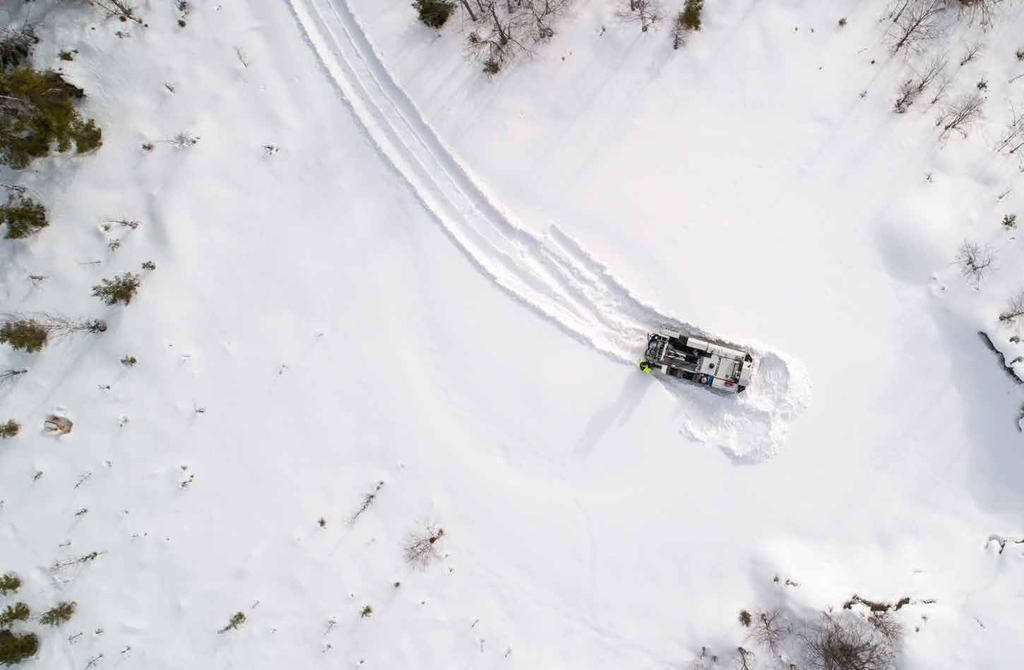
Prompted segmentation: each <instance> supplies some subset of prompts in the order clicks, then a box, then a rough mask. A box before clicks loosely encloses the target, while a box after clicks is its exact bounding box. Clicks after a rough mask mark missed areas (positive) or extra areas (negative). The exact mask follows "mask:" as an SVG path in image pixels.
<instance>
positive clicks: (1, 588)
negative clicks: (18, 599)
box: [0, 572, 21, 596]
mask: <svg viewBox="0 0 1024 670" xmlns="http://www.w3.org/2000/svg"><path fill="white" fill-rule="evenodd" d="M20 588H21V577H19V576H18V575H16V574H14V573H13V572H8V573H6V574H4V575H0V596H6V595H8V594H11V593H17V592H18V589H20Z"/></svg>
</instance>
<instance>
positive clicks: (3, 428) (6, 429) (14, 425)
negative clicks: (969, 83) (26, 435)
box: [0, 419, 21, 440]
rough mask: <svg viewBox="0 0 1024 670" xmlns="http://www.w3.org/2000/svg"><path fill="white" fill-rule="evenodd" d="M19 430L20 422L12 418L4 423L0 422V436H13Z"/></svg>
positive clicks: (5, 437) (4, 437)
mask: <svg viewBox="0 0 1024 670" xmlns="http://www.w3.org/2000/svg"><path fill="white" fill-rule="evenodd" d="M19 430H21V424H19V423H18V422H17V421H15V420H14V419H8V420H7V421H5V422H4V423H0V438H3V439H5V440H6V439H7V438H10V437H14V436H15V435H17V434H18V431H19Z"/></svg>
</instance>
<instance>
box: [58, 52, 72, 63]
mask: <svg viewBox="0 0 1024 670" xmlns="http://www.w3.org/2000/svg"><path fill="white" fill-rule="evenodd" d="M58 57H59V58H60V59H61V60H63V61H73V60H75V53H74V52H73V51H66V50H65V51H61V52H60V53H59V54H58Z"/></svg>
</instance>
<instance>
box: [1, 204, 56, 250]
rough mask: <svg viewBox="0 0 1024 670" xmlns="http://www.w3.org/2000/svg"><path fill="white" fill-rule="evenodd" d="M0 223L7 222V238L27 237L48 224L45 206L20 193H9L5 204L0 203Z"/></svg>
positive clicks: (18, 238)
mask: <svg viewBox="0 0 1024 670" xmlns="http://www.w3.org/2000/svg"><path fill="white" fill-rule="evenodd" d="M0 224H7V234H6V235H5V236H4V237H6V238H7V239H9V240H20V239H22V238H25V237H28V236H29V235H31V234H32V233H34V232H36V231H38V230H39V229H40V228H45V227H46V226H48V225H50V222H49V221H47V220H46V208H45V207H43V206H42V205H41V204H39V203H38V202H36V201H35V200H33V199H32V198H26V197H25V196H23V195H21V194H20V193H11V194H10V195H9V196H8V198H7V204H6V205H0Z"/></svg>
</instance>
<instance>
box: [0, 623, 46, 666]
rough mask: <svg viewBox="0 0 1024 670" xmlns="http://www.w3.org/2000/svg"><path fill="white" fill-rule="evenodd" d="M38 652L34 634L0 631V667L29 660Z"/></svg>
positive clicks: (37, 640)
mask: <svg viewBox="0 0 1024 670" xmlns="http://www.w3.org/2000/svg"><path fill="white" fill-rule="evenodd" d="M38 651H39V638H38V637H36V634H35V633H12V632H11V631H9V630H0V665H14V664H16V663H21V662H22V661H24V660H25V659H28V658H31V657H33V656H35V655H36V652H38Z"/></svg>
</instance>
